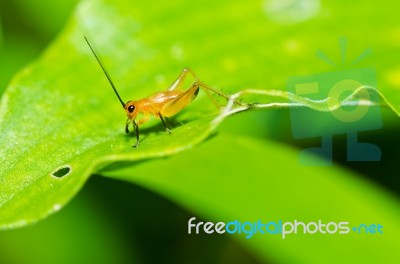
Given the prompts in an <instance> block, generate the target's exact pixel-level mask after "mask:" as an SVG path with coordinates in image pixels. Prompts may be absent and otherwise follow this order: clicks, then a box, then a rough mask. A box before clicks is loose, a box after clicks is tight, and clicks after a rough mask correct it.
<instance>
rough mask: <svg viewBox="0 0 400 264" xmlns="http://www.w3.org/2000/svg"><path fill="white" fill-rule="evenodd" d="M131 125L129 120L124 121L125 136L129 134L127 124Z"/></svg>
mask: <svg viewBox="0 0 400 264" xmlns="http://www.w3.org/2000/svg"><path fill="white" fill-rule="evenodd" d="M130 123H131V120H130V119H129V118H128V119H127V120H126V123H125V133H126V134H129V124H130Z"/></svg>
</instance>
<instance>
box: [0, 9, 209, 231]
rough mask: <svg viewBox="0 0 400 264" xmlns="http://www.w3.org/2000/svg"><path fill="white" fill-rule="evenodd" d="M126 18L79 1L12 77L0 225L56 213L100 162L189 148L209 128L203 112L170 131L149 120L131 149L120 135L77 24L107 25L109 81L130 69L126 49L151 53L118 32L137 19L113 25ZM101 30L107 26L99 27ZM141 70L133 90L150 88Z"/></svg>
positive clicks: (6, 103) (115, 110)
mask: <svg viewBox="0 0 400 264" xmlns="http://www.w3.org/2000/svg"><path fill="white" fill-rule="evenodd" d="M119 11H121V10H119ZM108 16H112V17H116V18H117V20H116V21H114V22H115V24H109V21H104V20H103V19H102V17H108ZM131 19H132V18H130V17H127V16H126V14H125V16H124V14H123V13H119V12H116V10H115V9H114V8H113V7H110V6H107V5H105V4H102V3H100V2H84V3H83V4H82V5H81V6H80V7H79V8H78V17H77V19H73V20H72V21H71V22H70V24H69V25H68V26H67V28H66V29H65V32H64V34H62V36H61V37H60V38H59V39H58V40H57V41H55V43H54V44H53V45H52V46H51V47H49V49H48V50H47V51H46V52H45V54H43V56H42V57H41V58H40V60H38V61H37V62H36V63H34V64H33V65H31V66H29V67H28V68H26V69H25V70H24V71H22V72H21V73H20V74H18V75H17V76H16V77H15V78H14V79H13V81H12V83H11V84H10V86H9V87H8V89H7V91H6V92H5V94H4V95H3V97H2V101H1V106H0V120H1V124H0V131H2V133H1V138H0V144H1V146H2V148H1V150H0V157H1V160H2V166H1V168H0V181H1V185H0V213H1V215H2V217H1V219H0V227H1V228H2V229H4V228H13V227H17V226H22V225H25V224H29V223H32V222H35V221H37V220H39V219H41V218H44V217H46V216H47V215H48V214H50V213H53V212H55V211H58V210H59V209H60V208H62V207H63V206H64V205H65V203H66V202H68V201H69V200H70V199H71V198H72V197H73V196H74V195H75V194H76V192H77V191H78V190H79V189H80V188H81V187H82V185H83V184H84V182H85V181H86V179H87V178H88V177H89V175H90V174H91V173H92V172H93V171H95V170H96V169H98V168H100V167H102V166H105V165H106V164H109V163H111V162H113V161H115V160H132V161H137V160H142V159H148V158H154V157H161V156H165V155H170V154H173V153H176V152H179V151H182V150H184V149H187V148H190V147H193V146H194V145H196V144H197V143H199V142H201V141H202V140H203V139H204V138H205V137H207V136H208V134H209V133H210V131H211V130H210V127H209V126H210V120H211V119H210V117H208V116H205V117H204V118H202V119H197V120H195V121H194V122H190V123H189V121H190V120H188V119H182V121H184V122H186V123H187V124H186V125H182V126H179V127H176V129H174V131H173V133H172V135H168V134H167V133H166V132H164V131H163V130H162V129H161V127H154V122H153V123H150V124H149V125H148V126H147V129H146V126H144V128H145V130H143V131H144V132H143V131H142V133H143V134H142V139H143V142H142V144H141V146H140V148H139V149H134V148H132V145H133V143H134V141H135V138H134V137H133V136H132V137H128V136H126V135H125V134H124V121H125V118H124V111H123V110H122V109H121V107H120V105H119V103H118V101H117V99H116V97H115V95H114V94H113V92H112V90H111V88H110V86H109V84H108V83H107V81H106V78H105V76H104V75H103V74H102V72H101V70H100V67H99V65H97V62H96V61H95V59H94V57H93V55H92V54H91V51H90V49H89V48H88V46H87V45H86V43H85V41H84V38H83V34H82V31H81V29H82V27H84V26H83V25H82V24H84V23H85V21H86V22H87V21H93V20H95V23H92V24H91V25H92V26H93V25H94V26H97V27H103V26H104V25H108V30H109V31H110V32H111V33H110V34H111V35H108V37H109V39H113V40H115V41H116V42H115V43H114V44H112V45H107V47H105V46H104V43H110V42H109V41H108V39H107V40H106V39H102V38H101V37H104V36H103V35H101V37H99V38H97V39H96V44H99V45H98V47H99V51H101V53H102V54H103V55H104V58H105V59H107V58H110V57H112V59H113V61H115V62H118V63H119V64H121V65H124V66H123V67H118V69H117V68H114V67H110V69H112V70H111V73H112V75H113V76H114V77H115V80H120V78H119V77H120V75H121V72H123V73H124V75H126V69H128V68H129V67H132V64H128V60H127V59H126V58H127V56H126V54H129V53H130V52H131V51H132V50H134V51H135V52H133V54H136V53H139V52H140V54H141V55H140V56H135V58H136V60H137V61H135V63H137V64H140V61H141V60H142V61H143V60H144V58H146V57H147V56H150V55H151V52H150V51H146V49H145V48H143V45H139V43H138V42H137V41H132V40H130V39H128V38H127V37H126V35H125V34H128V33H129V32H136V31H137V25H136V24H137V23H128V25H129V27H127V28H125V30H126V31H124V32H122V31H118V30H117V28H118V25H119V23H123V24H124V23H125V22H127V21H129V20H131ZM90 32H96V31H95V29H91V30H90ZM105 32H108V31H107V30H106V29H105ZM113 34H115V35H113ZM118 34H120V35H119V37H118ZM118 39H120V40H121V41H118ZM97 40H98V41H97ZM117 43H118V44H117ZM121 46H122V47H124V49H123V50H124V53H123V54H120V58H121V55H122V57H123V58H122V59H125V62H124V63H122V62H121V60H120V59H119V58H118V49H120V47H121ZM138 47H139V48H138ZM106 61H107V62H108V60H106ZM129 61H132V60H130V59H129ZM148 70H149V72H150V73H149V74H145V75H142V76H141V78H138V76H135V78H136V79H137V80H136V81H135V82H134V83H133V86H134V87H135V86H136V87H140V86H143V87H149V86H150V85H147V84H146V85H144V84H143V83H141V82H143V80H145V79H147V78H149V76H154V75H152V73H151V70H150V69H148ZM153 71H157V70H156V69H153ZM178 73H179V72H177V73H176V75H177V74H178ZM169 80H171V81H169ZM125 81H126V79H125ZM172 81H173V78H168V80H166V81H165V82H171V83H172ZM165 82H162V84H163V85H165V86H164V89H166V87H168V86H167V85H166V84H165ZM117 83H120V81H117ZM150 83H151V82H150ZM121 86H122V85H121ZM159 86H160V85H159ZM156 89H157V90H161V89H159V87H158V86H156V87H154V88H153V89H144V88H143V89H134V90H132V89H130V90H129V93H128V92H127V91H128V90H127V89H121V90H120V92H121V94H122V95H127V94H129V96H132V98H140V97H141V96H142V97H143V96H145V95H146V94H147V95H149V94H151V93H152V92H154V91H156ZM124 98H125V96H124ZM130 99H131V98H130ZM200 101H201V100H200ZM203 116H204V115H203ZM194 118H195V117H192V119H194Z"/></svg>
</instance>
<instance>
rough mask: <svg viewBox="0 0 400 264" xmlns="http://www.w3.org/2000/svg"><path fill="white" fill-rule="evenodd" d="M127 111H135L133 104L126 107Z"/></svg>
mask: <svg viewBox="0 0 400 264" xmlns="http://www.w3.org/2000/svg"><path fill="white" fill-rule="evenodd" d="M128 111H129V113H132V112H133V111H135V106H134V105H130V106H129V107H128Z"/></svg>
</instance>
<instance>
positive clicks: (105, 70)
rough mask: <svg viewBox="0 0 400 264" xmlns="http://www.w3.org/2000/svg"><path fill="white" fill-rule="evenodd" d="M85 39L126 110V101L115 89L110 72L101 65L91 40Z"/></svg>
mask: <svg viewBox="0 0 400 264" xmlns="http://www.w3.org/2000/svg"><path fill="white" fill-rule="evenodd" d="M84 38H85V40H86V43H87V44H88V45H89V48H90V49H91V50H92V52H93V55H94V56H95V57H96V60H97V62H98V63H99V64H100V67H101V69H102V70H103V72H104V74H105V75H106V77H107V79H108V81H109V82H110V84H111V86H112V88H113V90H114V92H115V94H116V95H117V97H118V99H119V101H120V102H121V104H122V107H123V108H125V104H124V101H122V99H121V96H119V94H118V92H117V89H116V88H115V85H114V83H113V81H112V80H111V77H110V75H109V74H108V72H107V69H106V68H105V67H104V65H103V63H101V61H100V59H99V57H98V56H97V54H96V52H95V51H94V50H93V48H92V45H90V43H89V40H88V39H87V38H86V37H84Z"/></svg>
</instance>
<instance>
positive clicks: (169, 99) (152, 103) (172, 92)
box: [85, 37, 229, 148]
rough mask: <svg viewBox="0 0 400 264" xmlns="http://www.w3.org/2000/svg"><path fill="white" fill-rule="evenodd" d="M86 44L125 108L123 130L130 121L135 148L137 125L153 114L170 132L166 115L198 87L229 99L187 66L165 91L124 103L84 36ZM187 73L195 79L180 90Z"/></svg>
mask: <svg viewBox="0 0 400 264" xmlns="http://www.w3.org/2000/svg"><path fill="white" fill-rule="evenodd" d="M85 40H86V42H87V44H88V45H89V47H90V49H91V51H92V52H93V55H94V56H95V57H96V60H97V62H98V63H99V64H100V67H101V68H102V70H103V72H104V74H105V75H106V77H107V79H108V81H109V82H110V84H111V87H112V88H113V90H114V92H115V94H116V95H117V97H118V99H119V101H120V102H121V104H122V107H123V108H124V109H125V111H126V114H127V116H128V119H127V120H126V124H125V132H126V133H127V134H129V124H130V123H131V122H132V124H133V127H134V129H135V133H136V144H135V145H133V147H135V148H137V147H138V146H139V126H140V125H142V124H144V123H145V122H146V121H148V120H149V118H150V116H151V115H153V116H155V117H156V118H159V119H161V122H162V124H163V126H164V128H165V130H166V131H167V132H168V133H171V130H170V129H169V128H168V127H167V124H166V122H165V120H166V117H170V116H173V115H175V114H177V113H178V112H180V111H181V110H182V109H183V108H185V107H186V106H187V105H189V104H190V103H191V102H192V101H193V99H195V98H196V96H197V94H198V92H199V89H200V88H204V89H205V90H206V92H207V90H208V91H212V92H214V93H216V94H218V95H220V96H223V97H225V98H226V99H229V97H228V96H227V95H225V94H223V93H221V92H219V91H217V90H215V89H213V88H211V87H210V86H208V85H206V84H204V83H203V82H201V81H200V80H199V78H197V76H196V74H194V72H193V71H192V70H190V69H189V68H184V69H183V71H182V72H181V74H180V75H179V76H178V78H177V79H176V81H175V82H174V83H173V84H172V85H171V87H169V89H168V90H166V91H161V92H157V93H155V94H153V95H152V96H150V97H148V98H143V99H140V100H135V101H128V102H126V103H124V101H122V99H121V97H120V96H119V94H118V92H117V89H116V88H115V85H114V83H113V81H112V80H111V77H110V75H109V74H108V72H107V70H106V68H105V67H104V65H103V64H102V63H101V61H100V59H99V57H98V56H97V54H96V52H95V51H94V50H93V48H92V46H91V45H90V43H89V41H88V39H87V38H86V37H85ZM188 74H191V75H192V76H193V77H194V79H195V81H194V82H193V83H192V84H191V86H190V88H188V89H187V90H183V91H182V90H181V89H180V88H182V85H183V83H184V80H185V78H186V77H187V75H188ZM139 113H141V114H143V117H142V118H140V119H139V120H138V121H136V118H137V116H138V114H139Z"/></svg>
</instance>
